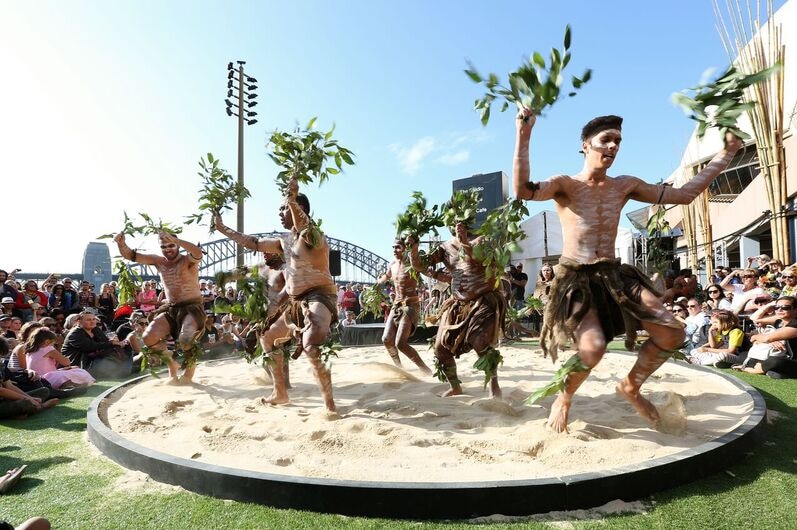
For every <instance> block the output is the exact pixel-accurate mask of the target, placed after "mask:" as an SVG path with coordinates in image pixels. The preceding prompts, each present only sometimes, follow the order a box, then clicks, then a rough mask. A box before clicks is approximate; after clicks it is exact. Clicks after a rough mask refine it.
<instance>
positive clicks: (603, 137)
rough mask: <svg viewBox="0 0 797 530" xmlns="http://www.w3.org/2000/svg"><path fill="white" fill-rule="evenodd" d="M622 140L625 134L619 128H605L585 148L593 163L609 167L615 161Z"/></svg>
mask: <svg viewBox="0 0 797 530" xmlns="http://www.w3.org/2000/svg"><path fill="white" fill-rule="evenodd" d="M622 140H623V135H622V133H621V132H620V130H619V129H604V130H603V131H601V132H599V133H598V134H596V135H595V136H593V137H592V138H590V139H589V145H588V146H586V145H585V146H584V150H585V152H586V153H588V156H589V159H590V161H591V162H592V164H593V165H595V166H597V167H602V168H608V167H609V166H611V165H612V164H613V163H614V159H615V157H616V156H617V152H618V151H619V150H620V142H622ZM585 144H586V142H585Z"/></svg>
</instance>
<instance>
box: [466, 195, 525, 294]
mask: <svg viewBox="0 0 797 530" xmlns="http://www.w3.org/2000/svg"><path fill="white" fill-rule="evenodd" d="M528 214H529V210H528V208H526V205H525V204H524V203H523V201H521V200H512V201H509V202H507V203H506V204H504V205H503V206H501V207H499V208H496V209H495V210H493V211H492V212H490V214H489V215H488V216H487V219H485V220H484V223H482V225H481V226H480V227H479V229H478V230H476V234H478V235H479V236H482V238H481V240H480V242H479V243H478V244H477V245H476V246H475V247H473V257H474V259H476V260H477V261H479V262H480V263H481V264H482V265H483V266H484V268H485V269H486V274H487V277H488V278H494V279H495V284H496V286H498V284H499V282H500V281H501V276H502V275H503V273H504V270H505V269H506V267H507V265H509V260H510V257H511V253H512V252H520V250H521V249H520V245H519V244H518V243H519V241H521V240H523V239H525V238H526V233H525V232H524V231H523V230H522V229H521V228H520V223H521V221H523V218H524V217H525V216H527V215H528Z"/></svg>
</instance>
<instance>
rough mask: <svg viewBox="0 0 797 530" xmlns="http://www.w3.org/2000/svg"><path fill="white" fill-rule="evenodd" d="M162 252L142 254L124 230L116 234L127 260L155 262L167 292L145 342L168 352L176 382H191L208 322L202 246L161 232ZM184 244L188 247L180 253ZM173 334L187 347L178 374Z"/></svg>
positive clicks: (157, 351) (145, 337) (118, 243)
mask: <svg viewBox="0 0 797 530" xmlns="http://www.w3.org/2000/svg"><path fill="white" fill-rule="evenodd" d="M158 239H159V240H160V247H161V253H162V254H163V256H156V255H154V254H140V253H138V252H136V251H135V250H133V249H131V248H130V247H129V246H127V243H126V242H125V235H124V233H122V232H120V233H118V234H116V236H115V237H114V238H113V240H114V241H116V245H117V246H118V247H119V253H120V254H121V255H122V257H124V258H125V259H127V260H130V261H134V262H136V263H143V264H145V265H153V266H154V267H155V268H156V269H157V270H158V273H159V274H160V277H161V284H162V285H163V290H164V292H165V293H166V303H165V304H164V305H162V306H161V307H160V308H159V309H157V310H156V311H155V314H156V315H157V316H156V317H155V318H154V319H153V320H152V322H150V324H149V326H147V329H146V330H145V331H144V336H143V338H144V345H145V346H147V347H148V348H149V349H150V350H151V353H154V354H159V355H164V356H165V357H166V359H167V365H168V367H169V375H170V376H171V378H172V382H173V383H183V384H185V383H190V382H191V379H192V378H193V377H194V370H195V369H196V356H197V353H198V350H200V347H199V344H198V343H197V339H198V338H199V335H200V334H201V332H202V328H203V327H204V325H205V310H204V307H203V306H202V295H201V294H200V292H199V262H200V261H201V260H202V250H201V249H200V248H199V247H198V246H196V245H194V244H193V243H189V242H188V241H183V240H182V239H178V238H177V237H176V236H174V235H172V234H169V233H166V232H161V233H160V234H159V235H158ZM180 248H184V249H185V250H186V253H185V254H181V253H180ZM169 336H171V337H172V338H173V339H174V340H175V342H177V344H178V346H179V348H180V349H181V350H182V351H183V355H184V360H183V368H184V372H183V375H182V376H181V377H179V378H178V370H179V368H180V365H178V364H177V362H176V361H175V360H174V359H172V357H171V352H169V351H168V350H167V349H166V344H165V341H166V339H167V338H168V337H169Z"/></svg>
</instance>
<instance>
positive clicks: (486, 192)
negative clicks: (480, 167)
mask: <svg viewBox="0 0 797 530" xmlns="http://www.w3.org/2000/svg"><path fill="white" fill-rule="evenodd" d="M471 189H475V190H478V191H479V193H480V194H481V200H480V201H479V206H478V208H477V210H476V223H475V225H474V226H473V227H471V229H476V228H479V227H480V226H481V225H482V223H483V222H484V220H485V219H486V218H487V214H489V213H490V212H491V211H492V210H494V209H495V208H498V207H499V206H501V205H502V204H504V201H505V200H506V198H507V196H508V195H509V178H508V177H507V176H506V174H504V172H503V171H496V172H494V173H482V174H479V175H473V176H472V177H468V178H464V179H459V180H455V181H454V182H453V191H458V190H462V191H467V190H471Z"/></svg>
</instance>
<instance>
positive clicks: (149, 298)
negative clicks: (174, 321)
mask: <svg viewBox="0 0 797 530" xmlns="http://www.w3.org/2000/svg"><path fill="white" fill-rule="evenodd" d="M136 305H137V306H138V309H139V310H140V311H141V312H142V313H144V314H145V315H147V314H149V313H151V312H152V311H154V310H155V309H157V307H158V292H157V291H156V290H155V282H151V281H145V282H144V288H143V289H142V290H141V292H140V293H139V295H138V300H137V304H136Z"/></svg>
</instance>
